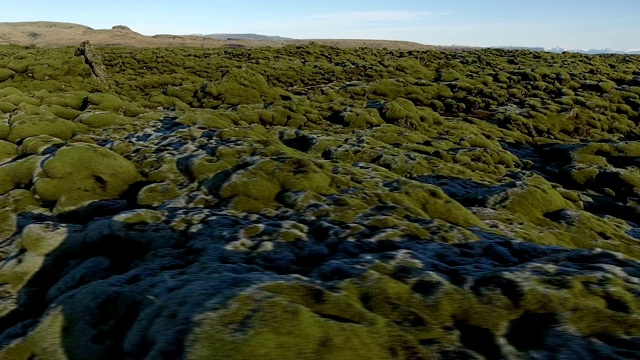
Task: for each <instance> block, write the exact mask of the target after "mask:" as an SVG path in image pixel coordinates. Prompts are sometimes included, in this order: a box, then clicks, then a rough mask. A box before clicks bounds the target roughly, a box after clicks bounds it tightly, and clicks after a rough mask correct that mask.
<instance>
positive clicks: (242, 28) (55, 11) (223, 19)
mask: <svg viewBox="0 0 640 360" xmlns="http://www.w3.org/2000/svg"><path fill="white" fill-rule="evenodd" d="M0 9H1V12H0V22H13V21H36V20H38V21H40V20H48V21H64V22H73V23H80V24H83V25H87V26H90V27H92V28H96V29H104V28H111V27H112V26H114V25H127V26H129V27H131V28H132V29H133V30H134V31H138V32H140V33H143V34H146V35H153V34H160V33H171V34H193V33H205V34H209V33H249V32H252V33H259V34H266V35H280V36H288V37H294V38H352V39H353V38H367V39H393V40H410V41H417V42H420V43H424V44H434V45H454V44H455V45H475V46H505V45H512V46H544V47H555V46H560V47H567V48H575V49H577V48H600V49H601V48H612V49H640V0H553V1H550V0H436V1H432V0H415V1H407V0H393V1H392V0H386V1H378V0H356V1H346V0H344V1H332V0H328V1H321V0H317V1H313V2H311V1H302V0H300V1H278V0H262V1H249V0H246V1H245V0H227V1H187V0H184V1H175V0H173V1H166V0H156V1H147V0H143V1H136V0H111V1H92V0H83V1H71V0H61V1H53V0H42V1H36V0H10V1H5V0H0Z"/></svg>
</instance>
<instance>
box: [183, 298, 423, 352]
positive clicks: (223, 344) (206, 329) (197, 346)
mask: <svg viewBox="0 0 640 360" xmlns="http://www.w3.org/2000/svg"><path fill="white" fill-rule="evenodd" d="M274 319H278V320H277V322H274ZM198 322H199V326H198V327H196V329H195V330H194V332H193V333H192V334H191V335H190V336H189V339H188V343H189V346H188V348H189V352H188V355H187V359H201V358H208V359H247V358H255V357H260V358H262V359H301V360H304V359H309V360H311V359H345V360H349V359H354V360H355V359H362V358H367V359H390V358H396V359H405V358H407V356H408V355H409V354H408V352H406V351H404V350H402V349H406V348H407V347H411V348H412V349H415V350H417V348H418V347H417V344H416V342H415V341H413V342H412V341H411V339H410V338H408V337H406V336H403V335H402V334H401V333H400V332H399V331H397V330H394V329H393V327H389V326H385V325H384V324H376V323H374V324H367V323H365V324H359V323H349V324H348V323H341V322H337V321H331V320H327V319H324V318H323V317H321V316H320V315H318V314H316V313H314V312H313V311H311V310H310V309H308V308H306V307H304V306H301V305H298V304H295V303H292V302H289V301H286V300H285V299H282V298H281V297H280V296H277V295H272V294H269V293H264V292H257V291H254V292H249V293H247V294H243V295H240V296H238V297H236V298H235V299H234V300H233V301H232V303H231V304H230V306H229V307H228V308H227V309H225V310H220V311H216V312H211V313H208V314H205V315H203V316H201V317H200V318H199V319H198ZM241 323H247V324H250V325H249V326H248V327H247V328H248V329H249V330H248V331H245V332H243V333H238V332H236V331H234V330H232V329H233V328H236V326H237V324H241ZM292 332H293V333H295V334H297V335H296V336H293V337H292V336H290V334H291V333H292ZM409 344H411V345H409ZM390 349H393V350H390ZM390 351H394V354H395V356H394V355H392V354H391V353H390Z"/></svg>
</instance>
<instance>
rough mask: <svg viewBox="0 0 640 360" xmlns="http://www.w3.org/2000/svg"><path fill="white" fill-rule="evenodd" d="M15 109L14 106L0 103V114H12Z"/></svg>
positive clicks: (3, 102) (8, 103)
mask: <svg viewBox="0 0 640 360" xmlns="http://www.w3.org/2000/svg"><path fill="white" fill-rule="evenodd" d="M15 109H16V106H15V105H13V104H12V103H10V102H6V101H0V112H3V113H5V114H7V113H10V112H13V111H14V110H15Z"/></svg>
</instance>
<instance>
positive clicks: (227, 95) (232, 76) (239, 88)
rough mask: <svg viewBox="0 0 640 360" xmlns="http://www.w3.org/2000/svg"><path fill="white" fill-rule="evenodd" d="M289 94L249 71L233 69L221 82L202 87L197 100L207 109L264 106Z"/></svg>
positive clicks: (196, 95) (197, 94)
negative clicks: (221, 106)
mask: <svg viewBox="0 0 640 360" xmlns="http://www.w3.org/2000/svg"><path fill="white" fill-rule="evenodd" d="M281 95H282V96H285V95H287V93H286V92H285V91H282V90H281V89H278V88H274V87H271V86H270V85H269V84H268V83H267V81H266V79H265V78H264V77H263V76H262V75H260V74H259V73H256V72H254V71H251V70H249V69H232V70H230V71H229V72H228V73H227V74H225V75H224V76H223V77H222V79H221V80H220V81H219V82H215V83H213V84H209V85H205V86H203V87H201V88H200V89H199V90H198V91H197V92H196V94H195V97H196V99H197V100H198V101H199V102H200V103H201V104H202V105H203V106H204V107H207V108H217V107H218V106H220V105H222V104H225V105H231V106H237V105H243V104H245V105H248V104H262V103H266V102H273V101H278V100H280V96H281Z"/></svg>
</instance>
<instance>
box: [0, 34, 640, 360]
mask: <svg viewBox="0 0 640 360" xmlns="http://www.w3.org/2000/svg"><path fill="white" fill-rule="evenodd" d="M76 46H77V44H76ZM87 54H90V55H87ZM76 55H84V56H86V58H87V60H85V57H83V56H76ZM89 58H90V59H91V60H88V59H89ZM639 69H640V58H639V57H635V56H625V55H599V56H589V55H579V54H550V53H539V52H531V51H524V50H523V51H506V50H495V49H486V50H477V51H465V52H451V51H434V50H431V51H417V50H412V51H401V50H388V49H384V50H383V49H374V48H351V49H339V48H337V47H328V46H322V45H319V44H314V45H305V46H296V45H288V46H283V47H280V48H258V49H224V48H219V49H197V48H145V49H134V48H129V47H96V48H94V49H92V48H91V46H90V45H89V44H84V48H83V49H80V50H78V51H77V49H76V47H63V48H55V49H41V48H33V47H28V48H25V47H22V46H5V47H0V359H21V360H22V359H24V360H27V359H118V358H122V359H181V358H184V359H252V358H260V359H558V358H564V359H573V358H576V359H635V358H638V357H639V356H640V262H639V259H640V226H639V224H640V217H639V214H638V206H640V196H639V194H640V165H639V163H638V156H640V129H639V128H638V120H639V118H638V112H639V111H640V70H639ZM96 74H97V75H99V77H97V76H96Z"/></svg>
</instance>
